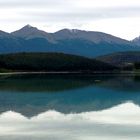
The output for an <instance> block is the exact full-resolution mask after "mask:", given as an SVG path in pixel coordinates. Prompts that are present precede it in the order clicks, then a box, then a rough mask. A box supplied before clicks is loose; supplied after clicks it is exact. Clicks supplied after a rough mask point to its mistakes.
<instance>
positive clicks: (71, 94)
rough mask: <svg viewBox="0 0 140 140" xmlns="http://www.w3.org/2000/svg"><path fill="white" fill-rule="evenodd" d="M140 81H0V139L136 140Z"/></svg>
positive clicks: (51, 78) (41, 78)
mask: <svg viewBox="0 0 140 140" xmlns="http://www.w3.org/2000/svg"><path fill="white" fill-rule="evenodd" d="M139 106H140V76H130V75H125V76H124V75H116V76H115V75H114V76H111V75H100V76H95V75H84V76H83V75H67V76H66V75H61V76H60V75H45V74H40V75H39V74H38V75H13V76H8V75H7V76H6V75H5V76H0V140H9V137H10V140H93V139H94V140H139V139H140V107H139Z"/></svg>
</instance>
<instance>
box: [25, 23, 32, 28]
mask: <svg viewBox="0 0 140 140" xmlns="http://www.w3.org/2000/svg"><path fill="white" fill-rule="evenodd" d="M24 27H27V28H33V27H32V26H31V25H30V24H27V25H26V26H24Z"/></svg>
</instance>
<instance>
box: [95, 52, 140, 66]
mask: <svg viewBox="0 0 140 140" xmlns="http://www.w3.org/2000/svg"><path fill="white" fill-rule="evenodd" d="M97 60H99V61H102V62H105V63H108V64H111V65H114V66H125V65H127V64H128V65H129V64H134V63H138V62H140V51H137V52H119V53H114V54H110V55H104V56H101V57H97Z"/></svg>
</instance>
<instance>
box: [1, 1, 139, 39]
mask: <svg viewBox="0 0 140 140" xmlns="http://www.w3.org/2000/svg"><path fill="white" fill-rule="evenodd" d="M26 24H30V25H32V26H36V27H38V28H39V29H43V30H45V31H47V32H55V31H57V30H59V29H62V28H70V29H72V28H73V29H75V28H78V29H83V30H92V31H101V32H106V33H109V34H113V35H115V36H118V37H122V38H124V39H129V40H131V39H133V38H135V37H137V36H139V35H140V0H23V1H22V0H0V30H3V31H7V32H11V31H14V30H17V29H19V28H21V27H22V26H24V25H26Z"/></svg>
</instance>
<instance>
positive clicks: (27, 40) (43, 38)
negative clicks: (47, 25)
mask: <svg viewBox="0 0 140 140" xmlns="http://www.w3.org/2000/svg"><path fill="white" fill-rule="evenodd" d="M137 50H140V47H139V46H137V45H136V44H135V43H133V42H130V41H127V40H124V39H121V38H118V37H115V36H112V35H109V34H106V33H102V32H93V31H83V30H77V29H72V30H69V29H63V30H60V31H58V32H55V33H47V32H45V31H42V30H39V29H37V28H36V27H32V26H30V25H26V26H24V27H23V28H21V29H20V30H17V31H15V32H12V33H5V32H3V31H0V53H15V52H62V53H67V54H74V55H81V56H85V57H92V58H93V57H96V56H100V55H105V54H109V53H115V52H124V51H137Z"/></svg>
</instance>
